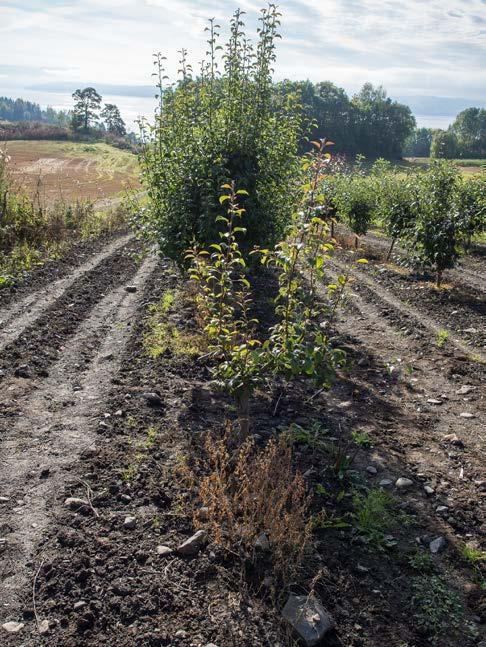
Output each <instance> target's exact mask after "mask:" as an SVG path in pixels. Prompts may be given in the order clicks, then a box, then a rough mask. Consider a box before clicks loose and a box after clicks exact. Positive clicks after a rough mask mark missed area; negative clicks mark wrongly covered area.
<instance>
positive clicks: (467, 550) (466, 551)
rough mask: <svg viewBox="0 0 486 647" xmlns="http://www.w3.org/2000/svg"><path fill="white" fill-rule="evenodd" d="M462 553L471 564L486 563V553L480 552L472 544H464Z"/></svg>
mask: <svg viewBox="0 0 486 647" xmlns="http://www.w3.org/2000/svg"><path fill="white" fill-rule="evenodd" d="M461 553H462V556H463V557H464V559H466V560H467V561H468V562H469V563H470V564H479V563H481V562H485V561H486V551H484V550H479V548H476V547H475V546H471V544H464V546H463V547H462V549H461Z"/></svg>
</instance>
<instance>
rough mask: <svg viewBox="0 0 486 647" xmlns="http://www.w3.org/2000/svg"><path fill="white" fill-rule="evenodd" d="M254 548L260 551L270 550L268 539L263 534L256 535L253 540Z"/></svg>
mask: <svg viewBox="0 0 486 647" xmlns="http://www.w3.org/2000/svg"><path fill="white" fill-rule="evenodd" d="M255 548H256V549H257V550H261V551H267V550H270V539H269V538H268V535H267V534H266V533H265V532H262V533H260V534H259V535H258V537H257V538H256V540H255Z"/></svg>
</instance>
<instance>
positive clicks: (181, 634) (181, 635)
mask: <svg viewBox="0 0 486 647" xmlns="http://www.w3.org/2000/svg"><path fill="white" fill-rule="evenodd" d="M174 636H175V637H176V638H185V637H186V636H187V632H185V631H184V629H178V630H177V631H176V632H175V634H174Z"/></svg>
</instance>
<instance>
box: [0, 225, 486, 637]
mask: <svg viewBox="0 0 486 647" xmlns="http://www.w3.org/2000/svg"><path fill="white" fill-rule="evenodd" d="M367 244H368V248H367V249H368V253H369V256H370V263H369V265H368V266H366V268H360V269H359V270H353V272H354V275H355V277H354V278H355V281H354V283H353V284H352V286H351V290H350V294H349V296H348V299H347V305H346V308H345V309H344V310H343V311H342V312H341V313H340V315H339V318H338V320H337V321H336V323H335V330H334V332H333V335H334V338H335V343H336V344H337V345H338V346H340V347H342V348H344V349H345V350H346V352H347V355H348V360H349V361H348V367H347V368H346V369H345V370H343V371H341V372H340V374H339V375H338V376H337V379H336V381H335V384H334V386H333V387H332V388H331V389H330V390H329V391H317V390H316V389H315V388H314V387H312V385H310V384H309V383H307V382H306V381H297V382H296V383H295V384H293V385H292V388H289V389H286V390H285V391H284V392H283V395H281V398H280V401H279V406H278V407H276V406H275V405H276V402H277V400H278V397H279V395H280V394H281V392H280V390H279V385H277V384H271V385H269V386H268V388H266V389H262V391H261V392H259V393H257V394H256V397H255V398H254V401H253V402H252V432H253V433H255V434H256V439H257V443H260V444H262V445H263V444H264V443H265V442H266V441H267V439H268V438H270V437H272V436H273V435H275V434H278V433H279V432H278V429H279V428H280V427H282V426H288V425H289V424H291V423H292V422H296V423H298V424H300V425H302V426H303V427H309V425H311V424H312V423H313V422H319V423H320V424H321V426H322V427H323V428H324V429H325V430H326V431H327V434H326V438H328V440H329V443H330V445H329V450H326V451H324V452H323V453H316V452H315V451H313V450H312V449H311V448H310V447H309V446H306V445H298V446H297V447H296V451H295V461H296V467H297V468H299V469H300V470H301V471H302V472H303V473H304V474H305V475H306V479H307V482H308V484H309V488H310V490H312V491H314V492H315V494H314V497H313V503H312V509H313V512H319V511H320V510H322V509H324V510H325V512H326V515H327V517H326V518H327V519H328V520H330V521H331V523H329V524H328V525H329V526H330V527H326V528H320V529H316V530H315V532H314V536H313V542H312V546H311V547H310V549H309V552H308V554H307V555H306V558H305V561H304V564H303V567H302V569H301V572H300V574H299V576H298V578H296V580H295V581H293V582H290V583H288V585H287V586H286V587H285V588H282V587H274V586H272V584H271V582H270V584H268V583H267V584H266V585H264V584H263V583H264V581H267V582H268V580H265V577H271V575H272V573H271V570H270V566H269V564H266V563H265V562H264V563H260V562H258V563H255V562H254V561H251V560H250V562H248V563H242V562H241V560H240V559H239V558H238V556H236V555H231V554H227V553H224V552H223V551H222V550H220V549H219V548H218V547H217V546H216V545H214V543H213V541H212V540H211V539H210V540H209V543H208V545H207V546H206V547H205V548H204V549H203V550H202V551H201V552H200V553H199V554H198V555H196V556H194V557H182V556H179V555H177V553H173V554H171V555H169V556H166V557H161V556H160V555H159V554H158V553H157V550H156V548H157V546H158V545H160V544H163V545H167V546H170V547H172V548H174V547H176V546H177V545H179V543H180V542H181V541H183V540H184V539H186V538H187V537H189V536H190V535H191V534H192V533H193V532H194V523H193V514H192V513H193V508H194V506H195V505H196V506H197V498H195V495H194V491H193V490H192V489H191V488H190V487H189V485H188V484H187V483H186V481H185V480H184V478H183V477H182V475H181V471H180V466H181V465H182V464H185V463H186V462H189V463H194V462H195V460H196V459H197V458H198V457H199V456H200V455H201V451H202V450H201V447H202V438H203V436H204V435H205V434H206V433H208V432H210V433H212V434H216V435H218V434H220V433H223V430H224V428H225V421H226V420H227V419H230V420H231V419H234V416H235V413H234V407H233V406H232V403H231V401H230V400H229V399H228V398H227V397H226V396H223V395H221V394H219V393H218V392H216V391H214V389H213V388H212V386H211V383H210V373H209V370H208V366H207V363H206V362H205V361H197V360H194V359H193V358H191V357H189V356H186V355H177V354H174V353H173V352H171V351H166V353H164V354H163V355H162V356H160V357H159V358H158V359H151V358H149V357H148V356H147V354H146V352H145V349H144V347H143V336H144V334H145V332H146V330H147V318H148V306H149V305H150V304H151V303H155V302H157V301H158V300H160V298H161V297H162V295H163V294H164V292H165V291H166V290H167V289H169V288H171V289H172V288H174V287H177V286H179V287H181V286H182V283H181V279H180V278H179V277H178V275H177V274H176V273H174V270H173V268H172V267H171V266H170V265H169V264H168V263H166V262H161V261H160V260H159V261H156V260H155V258H154V257H152V256H150V255H149V256H147V257H146V258H145V260H144V261H143V262H142V263H141V264H140V263H139V262H138V261H136V260H135V254H134V253H130V252H137V251H139V248H138V245H137V244H136V243H135V242H134V241H133V240H131V239H128V238H123V237H119V238H117V239H111V240H106V241H104V242H103V244H102V246H101V244H100V243H98V246H97V247H94V248H93V250H92V253H90V252H89V251H88V249H87V248H85V250H84V251H85V253H87V254H88V257H84V258H83V259H78V260H79V262H75V263H72V264H71V265H69V264H64V265H63V264H60V265H59V266H58V267H57V273H56V269H55V268H56V265H55V264H50V265H49V267H48V268H43V269H42V270H41V271H40V273H39V275H38V277H39V284H38V285H36V280H35V276H34V277H33V278H32V280H31V281H30V282H29V284H27V285H26V286H24V287H23V288H21V290H20V291H19V292H18V293H14V292H11V293H9V294H8V295H7V296H6V297H5V299H4V303H2V304H0V307H1V308H2V309H1V310H0V320H3V321H5V322H7V323H6V327H5V333H4V331H3V330H2V331H1V332H0V343H1V340H2V335H4V334H5V337H3V339H4V340H6V343H4V345H3V347H2V348H0V368H1V370H2V373H1V374H0V464H1V472H0V496H4V497H8V501H6V502H2V503H0V515H1V516H0V538H3V539H5V540H6V541H5V542H3V543H2V544H0V551H3V552H2V553H1V554H0V577H1V579H2V587H1V589H0V624H1V623H3V622H6V621H12V620H14V621H20V622H22V623H24V627H23V628H22V630H21V632H20V633H19V634H15V635H10V634H7V633H6V632H4V631H3V630H1V629H0V631H3V633H2V634H1V639H2V641H3V643H2V644H5V645H36V646H37V645H63V646H74V645H76V646H78V645H79V646H81V645H83V646H84V645H93V646H97V645H105V644H116V645H117V646H118V645H120V646H125V645H126V646H131V645H157V646H158V645H180V646H188V647H189V646H201V647H202V646H204V645H208V644H209V643H213V644H215V645H217V646H218V647H226V646H236V645H238V646H244V647H246V646H247V647H250V646H256V645H262V646H264V645H265V646H267V645H268V646H272V647H275V646H276V645H282V646H284V645H292V644H295V642H294V640H293V638H292V637H291V635H290V633H289V631H288V628H287V627H286V626H285V625H284V624H283V622H282V621H281V619H280V613H279V611H280V609H281V606H282V604H283V603H284V602H285V600H286V596H287V595H288V592H289V591H294V592H298V593H302V592H308V591H310V590H311V588H312V589H314V590H315V592H316V594H317V595H318V596H319V597H320V599H321V600H322V603H323V604H324V606H325V607H326V608H327V609H328V610H329V611H330V612H331V613H332V615H333V617H334V618H335V621H336V629H335V631H334V632H333V633H332V635H331V636H330V637H329V638H328V639H326V640H327V642H326V643H325V644H326V645H329V646H331V647H333V646H334V647H337V646H341V647H385V646H386V647H401V646H402V645H407V646H409V647H412V646H413V647H425V646H426V645H430V644H432V643H431V642H430V637H428V636H427V635H426V634H425V633H424V632H423V631H422V630H421V629H420V628H419V627H418V626H417V622H416V619H415V615H416V613H417V609H416V607H414V605H413V602H412V598H413V592H412V584H413V582H414V579H415V578H416V577H417V571H416V570H415V569H414V568H413V567H412V566H411V564H410V561H409V560H410V557H411V556H413V555H416V554H417V552H419V553H420V554H428V552H429V549H428V542H429V541H430V539H434V538H436V537H439V536H442V537H444V538H445V539H446V540H447V546H446V548H445V550H444V551H443V552H441V553H439V554H438V555H436V556H433V562H434V566H435V569H436V570H437V572H438V573H439V574H440V575H441V576H442V577H443V578H444V579H445V580H446V581H447V583H448V586H449V587H450V588H451V589H452V590H454V591H456V592H457V593H458V594H459V595H460V597H461V599H462V600H463V602H464V605H465V609H466V617H465V619H464V621H463V623H462V624H461V627H460V628H459V630H458V631H457V632H452V631H451V632H449V633H446V634H445V635H444V636H442V637H441V638H440V640H439V642H438V643H437V644H440V645H441V646H444V647H456V646H457V645H459V644H460V645H463V646H464V647H466V646H473V645H476V644H478V643H479V642H480V641H481V639H484V630H485V627H486V617H485V611H486V605H485V601H484V590H481V588H480V581H481V576H480V574H479V571H478V569H473V568H472V567H471V565H470V564H468V562H467V561H466V560H465V559H464V558H463V557H462V555H461V548H462V546H463V545H464V544H465V543H466V542H467V543H469V544H472V545H475V546H478V547H479V546H480V545H481V542H482V541H483V539H484V533H485V530H486V523H485V515H484V496H485V485H486V484H485V481H484V464H485V463H484V447H485V445H484V439H485V435H486V434H485V428H484V425H483V422H482V420H483V416H484V390H483V388H484V373H485V365H484V363H483V362H482V361H481V357H482V354H483V353H484V336H483V335H484V326H483V325H482V321H483V319H482V315H483V314H484V311H483V310H482V305H481V304H483V305H484V292H483V291H482V289H481V285H475V286H466V285H465V284H464V282H461V281H462V277H461V275H460V273H459V274H456V273H451V276H449V277H448V278H447V281H448V283H450V284H451V287H448V288H447V289H446V290H444V291H441V292H437V291H436V290H435V288H434V287H433V285H432V284H431V283H429V282H428V281H427V280H423V281H421V282H418V281H417V279H416V278H414V277H411V276H409V275H408V274H404V273H403V272H402V270H401V269H400V267H398V266H395V265H393V264H392V265H385V264H383V263H382V262H381V259H380V253H381V251H380V248H379V246H378V245H376V246H373V241H367ZM346 257H347V252H346V251H341V252H340V253H339V254H338V255H337V256H336V258H335V259H334V261H333V262H332V266H331V268H330V274H329V278H330V279H332V278H334V277H335V276H336V274H338V273H340V272H341V271H342V268H343V264H345V263H346V260H347V258H346ZM395 260H396V259H395ZM470 263H471V265H470V267H471V271H472V272H478V273H481V272H482V271H483V270H484V258H482V257H481V256H476V257H474V258H473V260H472V261H471V262H470ZM49 276H52V277H54V276H55V278H56V280H55V281H54V280H53V281H50V280H49V278H48V277H49ZM456 278H457V281H456V280H455V279H456ZM259 281H260V282H261V285H262V289H261V290H260V292H261V294H264V295H265V297H267V296H268V294H267V293H266V291H265V290H264V289H263V285H267V283H266V278H265V277H264V278H262V279H259ZM127 286H134V287H135V288H136V290H135V291H129V292H128V291H127V290H126V287H127ZM36 295H37V298H34V297H36ZM265 302H266V301H265V299H264V298H262V303H261V304H259V308H260V310H261V312H259V315H260V317H261V318H263V317H265V316H266V314H267V312H266V310H268V306H265ZM454 310H457V311H458V312H457V313H456V314H453V312H454ZM193 315H194V313H193V309H192V305H191V303H190V302H187V301H184V302H183V303H182V304H180V306H178V307H177V309H176V310H175V311H174V312H172V313H171V314H169V315H168V317H169V319H170V322H171V323H173V324H174V325H176V326H177V327H178V328H179V329H180V330H187V331H192V330H193V327H194V316H193ZM15 320H18V322H19V326H18V329H16V328H15V325H14V324H13V323H12V322H15ZM471 328H475V329H477V331H478V332H477V333H468V332H465V329H471ZM440 329H447V330H448V331H449V333H450V335H449V337H448V338H447V340H446V341H445V343H444V345H443V346H441V347H439V346H438V345H437V343H436V342H437V331H438V330H440ZM17 332H18V334H17ZM465 386H468V387H470V389H467V393H461V392H460V391H461V388H462V387H465ZM462 390H464V389H462ZM153 391H155V392H158V393H159V394H160V395H161V398H162V406H160V407H156V408H154V407H151V406H149V404H148V402H147V399H146V398H145V397H144V393H145V392H153ZM461 413H470V414H472V416H473V417H470V418H465V417H463V416H461ZM357 431H359V432H367V433H368V434H369V437H370V440H371V447H362V446H357V445H356V443H355V442H353V439H352V433H353V432H357ZM336 448H338V449H341V450H342V451H343V452H344V453H345V454H348V455H349V456H350V457H351V459H352V462H351V464H350V466H349V468H348V469H347V470H345V472H344V473H343V474H342V475H341V477H342V478H339V477H338V475H336V473H335V472H334V471H333V469H332V464H333V460H335V452H336ZM370 466H372V467H374V468H375V469H376V473H373V470H371V471H369V470H368V469H367V468H368V467H370ZM399 477H406V478H409V479H411V480H412V482H413V485H412V486H411V487H410V488H408V489H406V490H400V489H397V488H396V487H395V485H394V483H395V481H396V479H398V478H399ZM383 479H389V480H390V481H391V482H392V485H391V487H390V488H387V491H390V492H391V493H393V498H394V501H393V516H394V519H395V523H394V524H393V525H392V527H390V529H389V530H388V532H389V534H390V535H391V536H392V537H393V541H392V542H391V544H394V545H391V546H390V547H389V548H382V549H377V548H376V547H374V546H373V545H370V544H369V543H366V542H363V541H362V540H361V539H360V536H359V533H356V532H355V531H354V530H353V529H352V528H348V527H332V526H333V523H332V521H333V520H334V522H337V521H339V520H345V521H350V519H351V517H350V516H349V515H350V513H351V512H352V511H353V503H352V497H351V494H350V493H351V491H352V488H353V489H355V490H356V489H357V490H358V491H364V488H369V487H379V482H380V481H381V480H383ZM425 485H428V486H430V487H431V488H432V489H433V493H432V494H427V493H426V492H425V490H424V486H425ZM317 486H319V487H317ZM319 492H320V493H321V494H319ZM69 496H75V497H82V498H88V499H89V501H90V506H88V507H86V509H83V510H80V511H75V510H69V509H67V508H66V507H65V506H64V500H65V499H66V497H69ZM438 506H446V509H445V511H443V512H437V507H438ZM128 515H130V516H133V517H134V518H135V525H134V528H131V529H126V528H125V526H124V520H125V518H126V516H128ZM334 526H339V524H338V523H334ZM482 577H483V581H484V574H483V576H482ZM43 620H47V621H48V622H49V629H48V632H47V633H46V634H43V635H41V634H40V633H39V630H38V629H39V627H40V626H41V624H40V623H42V621H43ZM466 621H467V622H469V623H471V624H472V625H473V626H474V628H475V634H476V635H475V637H472V636H471V634H470V632H469V629H468V628H467V627H466ZM38 623H39V624H38Z"/></svg>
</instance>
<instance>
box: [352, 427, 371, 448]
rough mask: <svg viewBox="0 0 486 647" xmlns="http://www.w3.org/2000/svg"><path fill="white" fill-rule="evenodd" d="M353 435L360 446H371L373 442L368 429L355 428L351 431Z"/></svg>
mask: <svg viewBox="0 0 486 647" xmlns="http://www.w3.org/2000/svg"><path fill="white" fill-rule="evenodd" d="M351 436H352V437H353V440H354V442H355V443H356V444H357V445H359V447H371V446H372V444H373V443H372V442H371V438H370V435H369V434H368V432H367V431H359V430H358V429H355V430H354V431H353V432H351Z"/></svg>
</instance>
